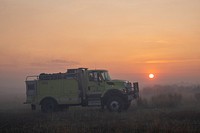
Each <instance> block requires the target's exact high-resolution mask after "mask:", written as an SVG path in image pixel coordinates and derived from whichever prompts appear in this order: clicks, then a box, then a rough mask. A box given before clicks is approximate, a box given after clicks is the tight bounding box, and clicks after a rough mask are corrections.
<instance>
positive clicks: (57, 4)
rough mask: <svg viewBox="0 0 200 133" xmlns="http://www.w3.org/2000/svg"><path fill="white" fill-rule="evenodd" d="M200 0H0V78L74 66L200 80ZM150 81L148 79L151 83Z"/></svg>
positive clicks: (135, 76) (137, 76) (19, 78)
mask: <svg viewBox="0 0 200 133" xmlns="http://www.w3.org/2000/svg"><path fill="white" fill-rule="evenodd" d="M199 7H200V1H199V0H166V1H162V0H123V1H122V0H101V1H99V0H84V1H83V0H71V1H70V0H56V1H55V0H33V1H28V0H0V83H1V86H4V85H6V84H7V82H9V81H13V84H15V83H16V84H17V85H19V86H23V85H24V79H25V76H26V75H30V74H39V73H41V72H60V71H61V72H64V71H65V70H66V69H67V68H72V67H82V66H83V67H89V68H97V69H98V68H105V69H108V70H109V71H110V73H111V75H113V76H112V77H113V78H123V79H128V80H131V81H135V80H138V81H140V82H142V83H145V82H148V83H149V82H150V81H149V79H147V78H148V77H147V75H148V73H156V77H155V79H154V82H155V83H165V82H171V81H173V82H181V81H183V82H186V81H189V82H193V81H194V82H195V83H199V81H200V71H199V70H200V69H199V68H200V8H199ZM151 82H152V81H151Z"/></svg>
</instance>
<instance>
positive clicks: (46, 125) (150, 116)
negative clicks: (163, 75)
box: [0, 85, 200, 133]
mask: <svg viewBox="0 0 200 133" xmlns="http://www.w3.org/2000/svg"><path fill="white" fill-rule="evenodd" d="M11 89H12V90H13V91H10V90H11ZM17 90H21V88H4V91H3V92H2V89H1V93H0V131H1V132H31V133H32V132H50V133H60V132H63V133H64V132H69V133H71V132H77V133H79V132H91V133H92V132H98V133H105V132H112V133H115V132H127V133H128V132H130V133H131V132H152V133H153V132H177V133H179V132H199V131H200V130H199V125H200V104H199V103H200V85H189V86H183V85H153V86H146V87H143V88H140V98H139V100H138V101H137V102H136V101H133V102H132V104H131V107H130V108H129V109H128V111H126V112H121V113H112V112H109V111H108V110H104V111H101V109H100V107H70V108H69V109H68V110H64V111H59V112H55V113H53V114H48V113H47V114H45V113H41V110H40V108H38V109H37V110H36V111H32V110H31V108H30V105H24V104H23V102H24V101H25V100H26V96H25V89H24V91H17ZM183 125H184V126H183Z"/></svg>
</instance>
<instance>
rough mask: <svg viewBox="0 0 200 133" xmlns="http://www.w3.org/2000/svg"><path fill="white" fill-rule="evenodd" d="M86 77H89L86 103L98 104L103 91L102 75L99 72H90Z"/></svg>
mask: <svg viewBox="0 0 200 133" xmlns="http://www.w3.org/2000/svg"><path fill="white" fill-rule="evenodd" d="M88 76H89V82H88V89H87V96H88V101H99V102H100V98H101V94H102V92H103V91H104V90H105V81H104V79H103V76H102V73H101V72H100V71H91V72H89V73H88ZM88 103H89V102H88ZM99 104H100V103H99Z"/></svg>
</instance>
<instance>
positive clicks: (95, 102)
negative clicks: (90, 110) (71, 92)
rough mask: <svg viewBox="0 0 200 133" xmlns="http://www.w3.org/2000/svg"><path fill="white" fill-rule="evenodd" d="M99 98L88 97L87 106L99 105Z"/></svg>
mask: <svg viewBox="0 0 200 133" xmlns="http://www.w3.org/2000/svg"><path fill="white" fill-rule="evenodd" d="M100 105H101V100H100V99H97V98H89V99H88V106H100Z"/></svg>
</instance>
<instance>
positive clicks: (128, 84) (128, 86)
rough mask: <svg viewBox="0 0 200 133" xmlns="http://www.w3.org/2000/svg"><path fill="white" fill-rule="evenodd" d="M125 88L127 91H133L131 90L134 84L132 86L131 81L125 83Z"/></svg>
mask: <svg viewBox="0 0 200 133" xmlns="http://www.w3.org/2000/svg"><path fill="white" fill-rule="evenodd" d="M124 86H125V88H127V89H131V88H132V84H131V82H129V81H126V82H124Z"/></svg>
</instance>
